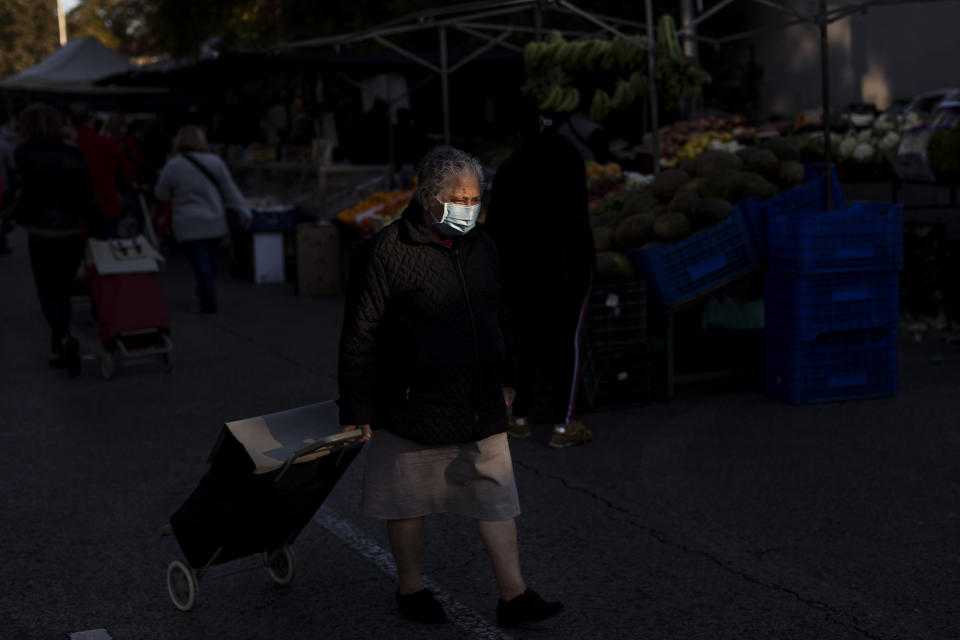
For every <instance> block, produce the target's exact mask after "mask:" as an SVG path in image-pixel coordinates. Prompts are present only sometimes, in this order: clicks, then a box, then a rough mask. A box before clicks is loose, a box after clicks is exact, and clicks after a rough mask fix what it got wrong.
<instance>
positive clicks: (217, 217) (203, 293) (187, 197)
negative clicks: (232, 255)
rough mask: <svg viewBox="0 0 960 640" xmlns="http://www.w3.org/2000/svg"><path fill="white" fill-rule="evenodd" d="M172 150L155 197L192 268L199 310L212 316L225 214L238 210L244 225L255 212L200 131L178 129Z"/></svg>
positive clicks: (195, 129)
mask: <svg viewBox="0 0 960 640" xmlns="http://www.w3.org/2000/svg"><path fill="white" fill-rule="evenodd" d="M173 147H174V151H175V152H176V155H175V156H174V157H172V158H171V159H170V160H168V161H167V163H166V165H164V167H163V169H162V170H161V171H160V176H159V177H158V178H157V184H156V186H155V187H154V196H155V197H156V199H157V200H158V201H160V202H169V203H170V205H171V209H172V218H173V235H174V238H176V240H177V242H178V243H179V244H180V245H181V246H182V247H183V249H184V251H185V252H186V254H187V257H188V258H189V259H190V264H191V265H192V266H193V274H194V277H195V278H196V293H197V297H198V298H199V299H200V311H201V312H203V313H216V312H217V298H216V291H215V288H214V279H215V277H216V253H217V248H218V247H219V246H220V244H221V243H222V242H223V238H224V236H226V235H227V232H228V223H227V210H228V209H230V210H233V211H236V212H238V213H239V215H240V217H241V221H240V223H241V224H243V225H244V226H249V225H250V223H251V222H252V220H253V214H252V213H251V212H250V209H248V208H247V204H246V201H245V200H244V198H243V194H241V193H240V189H238V188H237V185H236V183H234V181H233V178H232V177H231V176H230V171H229V169H227V165H226V164H224V162H223V160H221V159H220V157H219V156H217V155H216V154H214V153H210V151H209V149H208V147H207V138H206V135H205V134H204V133H203V130H202V129H200V127H197V126H193V125H187V126H184V127H181V128H180V130H179V131H178V132H177V135H176V137H175V138H174V140H173Z"/></svg>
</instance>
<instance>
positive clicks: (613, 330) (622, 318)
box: [585, 280, 647, 349]
mask: <svg viewBox="0 0 960 640" xmlns="http://www.w3.org/2000/svg"><path fill="white" fill-rule="evenodd" d="M585 338H586V342H587V343H588V344H589V345H590V346H591V347H592V348H597V349H610V348H623V347H630V346H632V345H639V344H642V343H645V342H646V340H647V285H646V282H645V281H643V280H636V281H631V282H622V283H616V284H614V283H603V284H597V285H594V286H593V288H592V289H591V291H590V302H589V307H588V309H587V318H586V323H585Z"/></svg>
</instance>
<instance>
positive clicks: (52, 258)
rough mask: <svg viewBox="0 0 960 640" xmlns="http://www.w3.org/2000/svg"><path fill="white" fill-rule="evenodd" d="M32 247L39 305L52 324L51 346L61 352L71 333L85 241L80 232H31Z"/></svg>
mask: <svg viewBox="0 0 960 640" xmlns="http://www.w3.org/2000/svg"><path fill="white" fill-rule="evenodd" d="M29 247H30V265H31V266H32V267H33V280H34V282H35V283H36V285H37V295H38V296H39V298H40V307H41V308H42V309H43V316H44V317H45V318H46V319H47V324H49V325H50V333H51V340H50V345H51V346H50V348H51V350H52V351H53V352H59V351H61V350H62V349H63V346H62V345H63V339H64V338H66V337H67V336H68V335H70V293H71V291H72V290H73V281H74V279H75V278H76V275H77V269H78V268H79V267H80V263H81V262H82V261H83V254H84V250H85V249H86V240H85V238H84V237H83V236H82V235H80V234H75V235H72V236H67V237H63V238H45V237H41V236H35V235H33V234H30V239H29Z"/></svg>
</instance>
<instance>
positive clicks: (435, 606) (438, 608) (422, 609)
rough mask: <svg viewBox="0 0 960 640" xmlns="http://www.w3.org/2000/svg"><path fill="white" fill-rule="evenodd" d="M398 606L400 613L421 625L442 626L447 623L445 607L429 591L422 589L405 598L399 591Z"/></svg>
mask: <svg viewBox="0 0 960 640" xmlns="http://www.w3.org/2000/svg"><path fill="white" fill-rule="evenodd" d="M397 604H398V605H400V613H402V614H403V615H404V617H407V618H410V619H411V620H413V621H414V622H419V623H420V624H440V623H441V622H446V621H447V614H446V613H445V612H444V610H443V605H442V604H440V602H439V601H438V600H437V599H436V598H434V597H433V594H432V593H430V591H429V590H428V589H420V591H414V592H413V593H408V594H407V595H405V596H402V595H400V592H399V591H397Z"/></svg>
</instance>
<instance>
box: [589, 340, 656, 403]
mask: <svg viewBox="0 0 960 640" xmlns="http://www.w3.org/2000/svg"><path fill="white" fill-rule="evenodd" d="M582 356H583V359H582V360H581V367H580V384H581V398H582V400H581V403H580V404H581V405H582V406H583V407H584V408H586V409H588V410H594V411H597V410H601V409H610V408H613V407H618V406H626V405H636V404H642V403H644V402H648V401H649V400H650V399H651V397H652V395H653V387H652V383H651V381H652V376H651V371H650V370H651V366H650V350H649V348H648V345H647V343H642V344H637V345H634V346H632V347H629V348H619V349H598V348H595V347H590V346H589V345H587V346H586V348H585V349H584V350H583V353H582Z"/></svg>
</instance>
